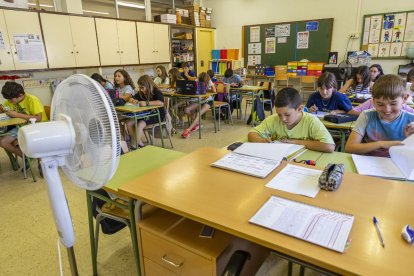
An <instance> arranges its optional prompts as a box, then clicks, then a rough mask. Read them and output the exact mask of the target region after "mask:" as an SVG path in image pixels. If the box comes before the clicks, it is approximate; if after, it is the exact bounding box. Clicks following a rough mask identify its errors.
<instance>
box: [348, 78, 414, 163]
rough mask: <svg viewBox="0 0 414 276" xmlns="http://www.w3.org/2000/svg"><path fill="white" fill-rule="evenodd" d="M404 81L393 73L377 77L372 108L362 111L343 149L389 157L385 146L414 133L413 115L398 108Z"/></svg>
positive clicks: (388, 146)
mask: <svg viewBox="0 0 414 276" xmlns="http://www.w3.org/2000/svg"><path fill="white" fill-rule="evenodd" d="M404 93H405V85H404V81H403V80H402V79H401V78H400V77H398V76H396V75H385V76H383V77H381V78H380V79H378V81H377V82H376V83H375V85H374V87H373V90H372V97H373V103H374V107H375V109H370V110H365V111H364V112H362V113H361V114H360V115H359V117H358V119H357V121H356V123H355V126H354V128H353V130H352V132H351V135H350V136H349V138H348V141H347V143H346V145H345V151H346V152H349V153H356V154H368V155H374V156H385V157H389V148H390V147H391V146H395V145H401V141H402V140H404V139H405V138H406V137H408V136H410V135H411V134H413V133H414V114H411V113H408V112H406V111H403V110H402V106H403V103H404Z"/></svg>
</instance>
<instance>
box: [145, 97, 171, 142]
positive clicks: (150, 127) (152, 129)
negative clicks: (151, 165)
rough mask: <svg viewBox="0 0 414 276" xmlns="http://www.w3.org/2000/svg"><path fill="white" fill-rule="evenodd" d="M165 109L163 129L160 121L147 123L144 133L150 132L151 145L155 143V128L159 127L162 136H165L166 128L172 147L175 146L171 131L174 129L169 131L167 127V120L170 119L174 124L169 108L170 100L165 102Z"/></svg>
mask: <svg viewBox="0 0 414 276" xmlns="http://www.w3.org/2000/svg"><path fill="white" fill-rule="evenodd" d="M164 110H165V119H164V121H163V122H161V129H159V128H160V124H159V123H155V124H151V125H147V126H146V127H145V128H144V133H148V136H149V142H150V143H151V145H154V139H155V130H156V129H157V128H158V129H159V131H160V135H161V137H162V138H164V129H165V132H167V136H168V140H170V145H171V148H174V146H173V143H172V140H171V132H172V130H171V131H168V128H167V120H169V121H170V123H171V124H172V122H171V120H172V119H171V116H170V114H169V113H168V110H169V101H165V103H164ZM146 136H147V135H145V137H146Z"/></svg>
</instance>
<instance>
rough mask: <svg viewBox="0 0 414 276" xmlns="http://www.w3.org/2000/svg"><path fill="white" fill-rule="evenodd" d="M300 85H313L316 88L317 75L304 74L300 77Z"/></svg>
mask: <svg viewBox="0 0 414 276" xmlns="http://www.w3.org/2000/svg"><path fill="white" fill-rule="evenodd" d="M300 87H301V88H303V87H311V88H312V89H316V77H315V76H302V77H300Z"/></svg>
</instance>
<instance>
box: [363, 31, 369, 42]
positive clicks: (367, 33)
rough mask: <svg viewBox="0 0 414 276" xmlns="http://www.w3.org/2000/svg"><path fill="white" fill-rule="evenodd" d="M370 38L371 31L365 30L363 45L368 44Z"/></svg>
mask: <svg viewBox="0 0 414 276" xmlns="http://www.w3.org/2000/svg"><path fill="white" fill-rule="evenodd" d="M368 38H369V32H364V36H363V38H362V45H368Z"/></svg>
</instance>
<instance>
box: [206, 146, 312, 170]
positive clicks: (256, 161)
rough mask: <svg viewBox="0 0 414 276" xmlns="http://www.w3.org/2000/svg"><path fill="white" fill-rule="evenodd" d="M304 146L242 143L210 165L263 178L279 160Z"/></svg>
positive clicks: (277, 164) (301, 149)
mask: <svg viewBox="0 0 414 276" xmlns="http://www.w3.org/2000/svg"><path fill="white" fill-rule="evenodd" d="M303 148H304V146H300V145H292V144H284V143H243V144H242V145H241V146H240V147H238V148H237V149H235V150H234V151H233V152H231V153H229V154H226V155H225V156H223V157H222V158H221V159H220V160H217V161H216V162H214V163H212V164H211V166H213V167H217V168H221V169H226V170H230V171H235V172H239V173H243V174H247V175H251V176H256V177H260V178H265V177H266V176H268V175H269V174H270V173H271V172H272V171H273V170H274V169H275V168H276V167H277V166H279V164H280V162H281V161H282V160H283V159H284V158H286V157H287V156H290V155H292V154H296V152H298V151H302V152H303Z"/></svg>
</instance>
